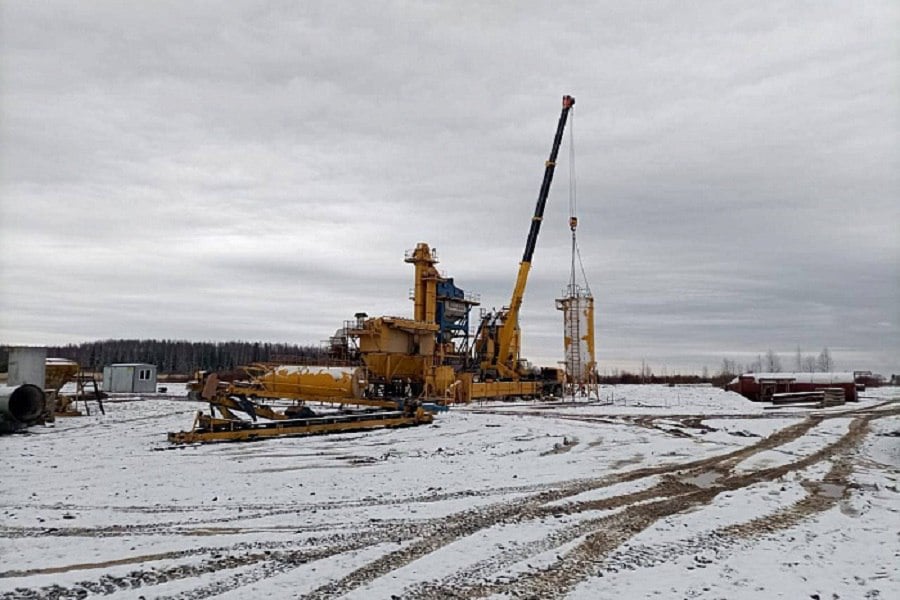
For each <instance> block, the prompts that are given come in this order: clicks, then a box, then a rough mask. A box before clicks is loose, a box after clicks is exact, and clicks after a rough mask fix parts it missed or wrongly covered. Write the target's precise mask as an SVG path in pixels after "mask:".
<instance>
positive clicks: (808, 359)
mask: <svg viewBox="0 0 900 600" xmlns="http://www.w3.org/2000/svg"><path fill="white" fill-rule="evenodd" d="M803 372H804V373H815V372H816V357H815V356H813V355H812V354H808V355H806V356H805V357H804V358H803Z"/></svg>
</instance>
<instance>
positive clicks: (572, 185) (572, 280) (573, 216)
mask: <svg viewBox="0 0 900 600" xmlns="http://www.w3.org/2000/svg"><path fill="white" fill-rule="evenodd" d="M569 122H570V124H569V229H571V231H572V269H571V271H570V274H569V293H570V294H571V295H573V296H574V295H576V294H577V292H578V288H577V281H576V274H577V270H576V268H575V266H576V260H577V264H578V267H579V268H580V270H581V277H582V279H583V280H584V289H585V291H586V292H587V294H588V295H590V294H591V287H590V285H588V281H587V275H586V274H585V272H584V263H583V262H582V261H581V250H580V249H579V247H578V240H577V238H576V234H575V230H576V229H577V228H578V196H577V190H576V181H577V179H576V177H575V111H574V108H573V110H572V112H571V115H570V116H569Z"/></svg>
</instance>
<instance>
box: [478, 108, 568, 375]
mask: <svg viewBox="0 0 900 600" xmlns="http://www.w3.org/2000/svg"><path fill="white" fill-rule="evenodd" d="M574 105H575V98H573V97H572V96H563V99H562V112H561V114H560V115H559V123H558V125H557V126H556V135H555V136H554V138H553V147H552V148H551V149H550V158H549V159H547V161H546V163H545V169H544V180H543V183H542V184H541V190H540V193H539V194H538V198H537V204H536V205H535V208H534V216H533V217H532V218H531V228H530V230H529V231H528V239H527V241H526V242H525V252H524V253H523V254H522V261H521V262H520V263H519V273H518V276H517V277H516V284H515V286H514V287H513V292H512V298H511V299H510V301H509V306H505V307H503V308H501V309H500V310H495V311H490V312H488V313H486V314H485V315H484V316H483V317H482V319H481V324H480V325H479V328H478V334H477V336H476V338H475V344H474V353H475V359H476V362H477V364H478V367H479V371H480V378H481V380H482V381H485V380H491V379H496V380H501V381H502V380H513V381H519V380H522V379H532V380H533V379H536V378H537V379H538V380H546V381H556V380H558V374H557V373H556V371H557V369H543V370H542V372H541V373H534V371H533V370H531V369H529V368H527V367H526V365H525V363H524V361H522V360H520V357H519V352H520V349H521V335H520V331H519V309H520V308H521V307H522V299H523V298H524V296H525V285H526V283H527V282H528V273H529V271H530V270H531V259H532V257H533V256H534V248H535V245H536V243H537V238H538V234H539V233H540V231H541V222H542V221H543V218H544V207H545V206H546V204H547V196H548V195H549V193H550V184H551V183H552V182H553V173H554V171H555V169H556V157H557V155H558V154H559V145H560V143H561V142H562V136H563V131H564V130H565V127H566V120H567V118H568V115H569V111H570V110H571V109H572V107H573V106H574Z"/></svg>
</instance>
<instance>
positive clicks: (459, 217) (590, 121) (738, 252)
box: [0, 2, 900, 372]
mask: <svg viewBox="0 0 900 600" xmlns="http://www.w3.org/2000/svg"><path fill="white" fill-rule="evenodd" d="M0 28H2V29H0V277H2V279H0V286H2V287H0V340H2V341H5V342H14V343H22V342H26V343H55V342H60V341H80V340H84V339H92V338H104V337H125V336H148V337H169V338H173V337H174V338H191V339H230V338H235V337H238V338H243V339H269V340H273V341H288V342H316V341H318V340H320V339H324V338H325V337H327V336H328V335H330V334H331V333H332V332H333V331H334V329H335V328H337V327H338V326H340V324H341V321H342V320H343V319H345V318H349V317H350V316H351V315H352V313H353V312H356V311H357V310H365V311H367V312H368V313H369V314H382V313H386V314H408V313H409V312H411V308H410V306H409V303H408V302H407V301H406V292H407V290H408V288H409V286H410V278H411V269H410V268H409V266H408V265H405V264H403V262H402V253H403V251H404V250H405V249H407V248H411V247H413V246H414V245H415V243H416V242H418V241H428V242H429V243H431V244H432V245H433V246H436V247H437V248H438V249H439V251H440V254H441V258H442V263H441V265H440V266H441V268H443V269H445V270H446V271H447V273H448V274H449V275H452V276H454V277H455V278H456V281H457V283H458V285H460V286H462V287H464V288H466V289H467V290H471V291H476V292H480V293H481V295H482V301H483V304H484V305H485V306H487V307H490V306H500V305H502V304H504V303H506V302H507V301H508V296H509V293H510V291H511V287H512V284H513V281H514V278H515V271H516V267H517V261H518V260H519V258H520V257H521V252H522V247H523V245H524V240H525V234H526V231H527V227H528V223H529V219H530V216H531V212H532V210H533V204H534V199H535V197H536V194H537V190H538V187H539V185H540V179H541V176H542V169H543V167H542V165H543V160H544V159H545V158H546V155H547V151H548V149H549V146H550V141H551V139H550V138H551V135H552V133H553V127H554V126H555V123H556V117H557V115H558V110H559V97H560V96H561V95H562V94H563V93H572V94H573V95H574V96H576V98H577V99H578V104H577V107H576V112H575V118H574V121H573V122H572V123H571V124H570V132H573V133H574V141H575V147H576V164H575V169H576V174H577V199H578V210H579V216H580V218H581V223H582V225H581V228H580V231H579V242H580V246H581V249H582V256H583V258H584V262H585V268H586V271H587V275H588V278H589V280H590V283H591V286H592V289H593V291H594V293H595V295H596V297H597V313H598V314H597V324H598V330H597V335H598V342H599V343H598V347H599V349H600V350H599V353H600V358H601V366H602V367H604V368H613V367H616V366H619V367H622V366H625V367H630V366H634V365H635V364H639V363H640V361H641V360H642V359H646V360H647V361H648V362H649V363H650V364H651V365H654V366H660V367H661V366H663V365H666V366H667V368H669V369H676V368H677V369H684V370H697V369H699V368H700V367H701V366H702V365H704V364H707V365H709V366H710V367H711V368H712V367H714V366H715V365H717V364H718V363H719V362H720V361H721V357H722V356H723V355H726V354H727V355H730V356H733V357H741V356H755V355H756V354H757V353H761V352H765V351H766V349H768V348H770V347H771V348H773V349H775V350H777V351H781V352H783V353H785V355H791V354H792V353H793V352H794V349H795V348H796V346H797V345H800V346H801V347H802V348H803V349H804V350H805V351H807V352H818V351H819V350H820V349H821V348H822V347H823V346H826V345H827V346H829V347H830V348H831V349H832V351H833V354H834V356H835V358H836V359H837V361H838V363H839V365H841V366H844V367H846V368H854V367H858V368H874V369H879V370H883V371H886V372H891V371H894V372H900V363H898V356H900V341H898V340H900V289H898V287H900V270H898V264H900V260H898V259H900V239H898V235H900V234H898V228H897V223H898V222H900V203H898V201H897V200H898V192H900V176H898V173H900V169H898V168H897V167H898V165H900V147H898V141H897V136H896V132H897V131H898V125H900V123H898V115H900V110H898V109H900V65H898V62H900V59H898V56H900V52H898V50H900V42H898V40H900V36H898V34H897V31H900V10H898V8H897V7H896V6H894V5H893V4H892V3H888V2H872V3H864V4H852V5H851V4H841V3H835V4H828V3H795V4H790V5H784V4H782V3H755V4H746V3H719V2H710V3H694V4H691V5H688V6H685V5H684V4H683V3H653V4H648V5H631V4H624V5H623V4H620V3H593V2H591V3H576V4H573V5H570V6H567V8H566V10H559V7H558V5H555V4H553V3H540V2H534V3H527V5H523V4H521V3H516V4H514V5H513V4H505V3H499V4H494V5H491V6H486V7H485V6H478V7H475V6H467V7H463V6H457V5H421V4H416V3H405V2H386V3H377V4H366V5H347V6H340V5H338V6H334V5H333V3H332V4H328V3H303V5H301V6H298V5H296V4H294V3H254V2H248V3H230V4H228V5H226V6H222V5H219V4H204V3H200V4H191V5H190V6H185V5H183V4H178V3H173V4H164V3H152V4H143V5H117V4H104V3H98V4H91V5H77V6H76V5H72V4H70V3H64V2H58V3H40V4H33V3H16V4H12V3H6V4H4V5H3V6H2V7H0ZM562 154H563V156H562V159H561V162H560V169H558V171H557V177H556V182H555V183H554V189H553V192H552V195H551V199H550V203H549V205H548V208H547V214H546V220H545V226H544V230H543V231H542V234H541V239H540V241H539V247H538V251H537V254H536V256H535V263H534V269H533V271H532V278H531V280H530V286H529V289H528V292H527V295H526V302H525V306H524V309H523V314H522V323H523V327H524V328H525V340H524V343H525V351H526V354H527V355H528V356H529V357H530V358H531V359H533V360H535V361H537V362H542V363H547V364H552V363H554V362H556V361H557V360H559V358H560V354H561V351H560V349H561V344H562V342H561V337H562V333H561V324H560V316H559V313H557V311H555V310H554V309H553V299H554V298H555V297H556V296H557V295H558V294H559V292H560V290H561V289H562V287H563V286H564V285H565V283H566V280H567V279H568V266H567V265H568V263H569V257H568V244H569V239H568V228H567V226H566V220H567V216H568V199H567V196H568V194H569V185H568V177H567V171H568V166H569V162H568V161H569V157H568V151H567V150H564V151H563V153H562Z"/></svg>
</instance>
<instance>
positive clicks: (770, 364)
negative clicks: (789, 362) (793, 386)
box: [764, 348, 781, 373]
mask: <svg viewBox="0 0 900 600" xmlns="http://www.w3.org/2000/svg"><path fill="white" fill-rule="evenodd" d="M764 365H765V367H766V369H765V370H766V371H768V372H769V373H777V372H779V371H781V359H780V358H779V357H778V355H777V354H775V352H773V351H772V349H771V348H769V351H768V352H766V359H765V363H764Z"/></svg>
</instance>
